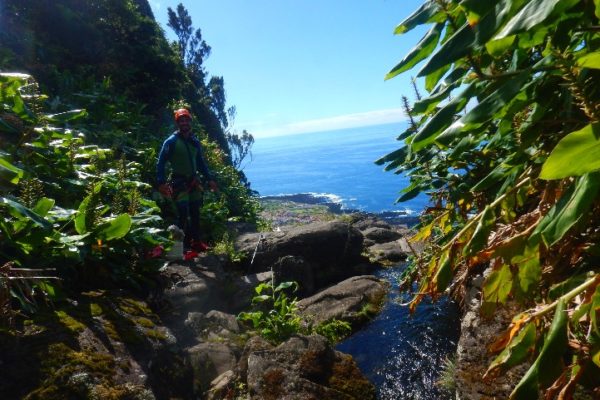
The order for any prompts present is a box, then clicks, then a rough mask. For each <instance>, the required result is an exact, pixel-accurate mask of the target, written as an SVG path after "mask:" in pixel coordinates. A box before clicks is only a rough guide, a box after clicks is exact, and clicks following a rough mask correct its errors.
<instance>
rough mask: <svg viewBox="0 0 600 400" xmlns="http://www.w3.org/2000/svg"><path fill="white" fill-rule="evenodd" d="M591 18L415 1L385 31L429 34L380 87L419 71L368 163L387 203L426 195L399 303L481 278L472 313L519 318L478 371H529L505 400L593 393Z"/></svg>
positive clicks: (594, 62) (576, 7) (562, 10)
mask: <svg viewBox="0 0 600 400" xmlns="http://www.w3.org/2000/svg"><path fill="white" fill-rule="evenodd" d="M599 16H600V3H599V2H597V1H586V0H570V1H563V0H537V1H530V2H527V1H515V0H494V1H486V2H483V1H476V0H462V1H459V0H430V1H425V2H424V3H423V5H422V6H421V7H420V8H419V9H418V10H416V11H415V12H414V13H413V14H411V15H410V16H409V17H407V18H406V19H405V20H404V21H403V22H401V23H400V24H399V25H398V26H397V27H396V30H395V33H396V34H403V33H406V32H408V31H410V30H412V29H414V28H415V27H417V26H420V25H430V28H429V30H428V31H427V33H426V34H425V35H424V36H423V38H422V39H421V40H420V41H419V42H418V43H417V45H416V46H415V47H414V48H413V49H412V50H411V51H410V52H409V53H408V54H407V55H406V56H405V57H404V58H403V59H402V60H401V61H400V62H399V63H398V64H397V65H396V66H395V67H394V68H393V69H392V70H391V71H390V72H389V73H388V75H387V77H386V78H387V79H389V78H393V77H394V76H396V75H398V74H400V73H403V72H406V71H408V70H410V69H411V68H413V67H414V66H415V65H417V64H419V63H421V62H424V64H423V65H422V67H421V69H420V70H419V72H418V73H417V76H418V77H420V78H422V79H423V80H424V86H425V89H426V90H427V92H428V94H429V96H428V97H425V98H421V99H417V101H416V102H414V103H413V104H412V107H410V106H408V107H407V112H408V114H409V116H410V125H409V128H408V129H407V130H406V131H405V132H404V133H403V134H401V135H400V137H399V140H401V141H403V146H402V147H400V148H399V149H397V150H396V151H394V152H392V153H390V154H388V155H386V156H384V157H382V158H381V159H380V160H378V163H379V164H387V165H386V169H387V170H392V171H395V172H396V173H400V172H406V173H408V175H409V177H410V185H409V186H408V187H407V188H404V189H403V193H402V196H401V197H400V198H399V201H405V200H408V199H410V198H412V197H414V196H416V195H417V194H419V193H420V192H428V193H431V200H432V206H431V207H430V208H429V209H428V210H426V211H425V213H424V215H423V216H422V220H421V223H420V225H419V231H418V233H417V234H416V235H415V237H414V240H417V241H426V242H427V247H426V249H425V250H424V252H423V253H422V254H421V255H419V256H415V257H414V260H413V262H412V263H411V265H410V266H409V267H408V268H407V270H406V273H405V276H404V286H405V287H407V288H410V287H411V285H412V284H413V283H414V284H416V285H417V286H418V290H417V294H415V296H414V298H413V300H412V302H411V305H410V307H411V310H414V308H415V307H416V306H417V305H418V304H419V302H420V301H421V300H422V299H423V297H424V296H426V295H427V294H429V295H430V296H431V297H432V298H434V299H435V298H437V297H439V296H440V295H441V294H442V293H444V292H446V291H449V292H451V293H452V294H454V295H456V296H458V297H460V295H461V293H462V292H464V290H465V288H466V285H467V284H468V282H469V281H470V279H471V278H472V277H473V276H474V275H475V274H476V273H478V271H481V270H482V269H488V274H487V278H486V280H485V282H484V284H483V293H482V305H481V309H480V311H481V313H482V314H483V315H488V316H489V315H491V314H492V313H493V312H494V310H495V309H496V308H497V307H502V306H503V304H505V303H506V302H508V301H515V302H518V303H520V305H521V307H522V309H523V310H524V311H523V312H520V313H519V314H517V315H515V316H514V318H513V320H512V322H511V323H510V326H508V327H507V331H506V333H505V334H504V335H503V336H502V337H500V338H498V340H497V341H496V342H495V345H494V347H493V350H494V351H496V352H499V353H500V354H499V355H498V356H497V358H496V359H495V360H494V361H493V362H492V364H491V365H490V366H489V369H488V371H487V373H486V374H485V378H486V379H493V378H494V376H496V375H497V374H499V373H503V372H504V371H506V370H507V369H509V368H511V367H512V366H514V365H517V364H520V363H522V362H524V361H526V360H530V361H532V363H531V366H530V367H529V370H528V372H527V373H526V374H525V375H524V376H523V377H522V379H521V381H520V382H519V383H518V385H516V387H515V388H514V390H513V392H512V394H511V398H513V399H533V398H538V397H539V394H540V392H541V391H542V390H545V391H546V393H545V396H546V399H550V398H560V399H568V398H571V397H572V395H573V393H574V391H575V388H576V386H577V385H583V386H585V387H588V388H590V387H591V388H593V387H596V386H598V385H599V384H600V382H598V379H599V377H600V370H599V367H600V326H599V325H598V314H597V313H598V309H599V307H600V273H599V272H600V267H599V265H600V264H599V263H598V261H600V259H599V258H598V257H599V255H600V251H599V250H600V245H599V243H600V201H599V200H600V171H599V170H600V161H598V160H600V157H599V155H600V139H599V138H600V122H599V121H600V106H599V104H600V101H599V100H600V83H599V82H600V80H599V78H600V71H599V70H600V57H599V54H600V52H599V47H600V34H599V31H598V25H599ZM567 310H568V313H567ZM552 315H553V317H552Z"/></svg>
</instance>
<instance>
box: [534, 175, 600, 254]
mask: <svg viewBox="0 0 600 400" xmlns="http://www.w3.org/2000/svg"><path fill="white" fill-rule="evenodd" d="M599 190H600V172H594V173H590V174H587V175H584V176H582V177H580V178H579V179H578V180H577V182H576V184H572V185H570V187H569V189H568V190H567V192H565V193H564V194H563V196H562V197H561V198H560V200H559V201H558V202H557V203H556V204H555V205H554V206H553V207H552V208H551V209H550V211H549V212H548V214H546V215H545V216H544V218H543V219H542V221H541V222H540V223H539V225H538V226H537V228H536V229H535V231H534V232H533V234H532V236H533V235H536V234H540V235H541V237H542V239H543V240H544V242H545V243H546V244H547V245H548V246H551V245H553V244H555V243H556V242H558V241H559V240H560V239H562V237H563V236H564V235H565V234H566V233H567V232H568V231H569V229H571V228H572V227H573V226H574V225H575V224H576V223H577V222H579V220H580V219H581V218H583V217H585V215H586V214H587V212H588V211H589V210H590V208H591V206H592V204H593V203H594V201H595V199H596V197H597V196H598V191H599Z"/></svg>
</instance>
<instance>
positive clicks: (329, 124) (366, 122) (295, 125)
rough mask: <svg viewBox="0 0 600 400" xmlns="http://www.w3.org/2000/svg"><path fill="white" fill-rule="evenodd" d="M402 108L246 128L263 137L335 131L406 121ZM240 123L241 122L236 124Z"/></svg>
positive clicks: (249, 125) (256, 136)
mask: <svg viewBox="0 0 600 400" xmlns="http://www.w3.org/2000/svg"><path fill="white" fill-rule="evenodd" d="M407 120H408V117H407V116H406V115H405V113H404V110H403V109H402V108H387V109H382V110H375V111H366V112H361V113H353V114H344V115H337V116H333V117H325V118H317V119H310V120H306V121H300V122H291V123H287V124H283V125H279V126H274V127H267V128H264V129H261V128H256V127H255V128H251V126H252V125H255V126H256V125H262V124H260V123H249V124H246V126H247V127H244V128H242V129H244V130H247V131H248V132H249V133H251V134H252V135H253V136H254V137H255V138H265V137H274V136H289V135H297V134H298V135H299V134H303V133H315V132H325V131H335V130H340V129H349V128H360V127H364V126H373V125H386V124H392V123H397V122H404V121H407ZM236 125H241V124H236Z"/></svg>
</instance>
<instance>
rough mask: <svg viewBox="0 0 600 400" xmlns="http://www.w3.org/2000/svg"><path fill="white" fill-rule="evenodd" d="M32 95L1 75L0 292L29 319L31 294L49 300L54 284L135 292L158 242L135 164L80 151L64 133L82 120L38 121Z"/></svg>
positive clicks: (151, 266)
mask: <svg viewBox="0 0 600 400" xmlns="http://www.w3.org/2000/svg"><path fill="white" fill-rule="evenodd" d="M32 88H35V81H34V80H33V78H31V77H30V76H28V75H24V74H0V105H1V111H0V113H1V116H0V118H1V119H0V134H1V136H0V137H1V138H2V140H3V142H4V143H5V146H3V147H4V149H6V150H7V152H1V153H0V217H1V218H0V264H1V265H3V272H2V273H1V274H0V280H1V281H2V282H1V283H2V285H1V286H2V288H3V292H4V293H6V291H7V290H8V292H9V293H10V295H11V296H12V297H13V298H15V299H16V300H17V303H18V304H19V307H20V309H22V310H24V311H27V312H32V311H34V310H35V306H36V302H35V298H34V297H32V296H33V293H34V291H35V290H34V289H39V290H37V291H38V292H39V293H42V294H43V293H45V294H47V295H51V294H52V293H55V292H56V290H55V289H56V280H54V279H55V278H57V277H58V278H61V279H63V280H64V282H66V284H67V285H68V286H69V288H70V289H71V290H73V289H74V288H75V287H76V286H77V285H81V284H83V285H84V286H87V287H89V285H92V286H97V285H106V284H107V283H108V282H113V283H118V284H126V285H129V286H131V285H133V286H138V285H139V283H140V282H143V281H145V280H146V279H147V276H148V275H149V274H151V273H153V272H155V271H156V269H157V265H156V263H155V262H153V261H152V260H149V259H148V258H147V256H146V255H147V252H148V251H149V250H150V249H152V248H154V247H156V246H157V245H159V244H163V243H166V242H167V239H166V238H165V237H164V236H163V232H162V230H161V228H160V226H161V224H162V220H161V218H160V217H159V216H158V211H159V209H158V207H157V206H156V204H155V203H154V202H153V201H151V200H149V199H147V198H145V197H144V193H148V188H149V185H148V184H145V183H143V182H141V181H139V180H138V179H139V177H140V173H141V171H140V169H141V165H140V164H139V163H137V162H135V161H128V160H127V159H126V157H125V155H124V154H122V155H121V157H119V158H118V159H115V157H114V152H113V151H112V150H111V149H105V148H102V147H99V146H97V145H91V144H86V142H85V135H84V134H83V133H82V132H79V131H75V130H73V129H70V128H67V127H64V126H65V125H66V124H70V123H73V122H74V121H75V120H77V119H80V118H83V117H85V116H86V115H87V113H86V112H85V111H83V110H72V111H65V112H61V113H55V114H48V113H44V112H42V105H41V102H40V100H43V99H45V96H41V95H39V94H37V91H36V90H32ZM49 269H50V270H52V271H53V274H52V276H49V277H46V278H44V277H45V276H47V274H46V273H45V271H48V270H49ZM36 271H37V272H38V273H37V274H36ZM32 276H33V277H34V278H32ZM30 282H33V283H30ZM7 288H10V290H9V289H7ZM8 316H10V315H9V314H4V315H3V317H8Z"/></svg>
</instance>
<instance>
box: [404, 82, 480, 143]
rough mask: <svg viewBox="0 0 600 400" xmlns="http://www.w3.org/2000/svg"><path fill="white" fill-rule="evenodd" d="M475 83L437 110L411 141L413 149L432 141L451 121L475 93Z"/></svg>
mask: <svg viewBox="0 0 600 400" xmlns="http://www.w3.org/2000/svg"><path fill="white" fill-rule="evenodd" d="M475 88H476V87H475V84H471V85H469V86H468V87H467V88H466V89H465V90H464V91H463V92H462V93H461V94H459V95H458V96H457V97H455V98H454V99H452V101H450V102H449V103H448V104H446V106H444V107H443V108H442V109H441V110H439V111H438V112H437V113H436V114H435V115H434V116H433V117H432V118H431V119H430V120H429V121H428V122H427V123H426V124H425V125H424V126H423V127H422V128H421V129H420V130H419V132H417V134H416V135H415V137H414V139H413V141H412V142H411V144H410V145H411V147H412V149H413V150H414V151H418V150H420V149H422V148H424V147H425V146H427V145H428V144H430V143H433V141H434V140H435V138H436V137H437V135H438V134H439V133H440V132H441V131H442V130H443V129H446V128H447V127H448V125H450V124H451V123H452V117H453V116H454V115H456V113H457V112H459V111H461V110H462V109H463V108H465V106H466V105H467V103H468V102H469V100H470V99H471V97H472V96H473V95H474V94H475Z"/></svg>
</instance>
